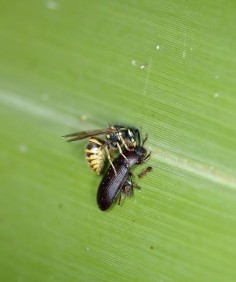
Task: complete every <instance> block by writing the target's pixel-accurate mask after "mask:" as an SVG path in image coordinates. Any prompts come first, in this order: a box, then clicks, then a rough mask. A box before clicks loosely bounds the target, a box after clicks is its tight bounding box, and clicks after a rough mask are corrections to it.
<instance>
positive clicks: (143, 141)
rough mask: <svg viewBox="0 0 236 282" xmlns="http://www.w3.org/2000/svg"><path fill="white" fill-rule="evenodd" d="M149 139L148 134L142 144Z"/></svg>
mask: <svg viewBox="0 0 236 282" xmlns="http://www.w3.org/2000/svg"><path fill="white" fill-rule="evenodd" d="M147 139H148V134H146V137H145V138H144V140H143V144H142V145H144V143H145V142H146V141H147Z"/></svg>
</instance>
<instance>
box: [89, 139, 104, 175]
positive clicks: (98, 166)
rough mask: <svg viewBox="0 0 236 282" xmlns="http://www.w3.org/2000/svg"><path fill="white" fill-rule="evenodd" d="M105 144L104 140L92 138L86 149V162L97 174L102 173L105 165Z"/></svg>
mask: <svg viewBox="0 0 236 282" xmlns="http://www.w3.org/2000/svg"><path fill="white" fill-rule="evenodd" d="M103 144H104V141H103V140H101V139H98V138H95V137H91V138H90V139H89V141H88V144H87V146H86V149H85V153H86V161H87V162H88V165H89V167H90V168H91V169H92V170H93V171H94V172H96V173H97V174H100V173H101V171H102V169H103V167H104V163H105V156H104V150H103Z"/></svg>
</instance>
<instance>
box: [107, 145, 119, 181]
mask: <svg viewBox="0 0 236 282" xmlns="http://www.w3.org/2000/svg"><path fill="white" fill-rule="evenodd" d="M105 151H106V154H107V158H108V161H109V162H110V164H111V166H112V168H113V170H114V172H115V175H116V176H117V172H116V169H115V167H114V165H113V163H112V161H111V156H110V153H109V150H108V145H107V144H106V145H105Z"/></svg>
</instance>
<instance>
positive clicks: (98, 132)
mask: <svg viewBox="0 0 236 282" xmlns="http://www.w3.org/2000/svg"><path fill="white" fill-rule="evenodd" d="M114 131H116V129H115V128H105V129H95V130H88V131H79V132H75V133H70V134H67V135H64V136H62V137H64V138H70V139H68V140H67V142H73V141H77V140H82V139H85V138H89V137H92V136H97V135H102V134H108V133H112V132H114Z"/></svg>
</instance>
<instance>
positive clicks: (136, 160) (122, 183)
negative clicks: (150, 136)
mask: <svg viewBox="0 0 236 282" xmlns="http://www.w3.org/2000/svg"><path fill="white" fill-rule="evenodd" d="M145 141H146V140H145ZM145 141H144V142H145ZM150 155H151V152H150V153H149V154H147V151H146V149H145V148H144V147H143V146H142V145H140V146H137V147H135V148H133V149H132V150H127V149H125V150H124V156H125V158H124V157H123V156H121V155H119V156H118V157H117V158H116V159H115V160H114V161H113V165H114V167H115V170H116V172H117V174H115V173H114V169H113V168H112V166H110V167H109V168H108V170H107V172H106V174H105V175H104V176H103V179H102V181H101V183H100V185H99V187H98V192H97V203H98V206H99V208H100V209H101V210H102V211H105V210H107V209H108V208H109V207H110V206H111V205H112V203H113V202H114V201H115V199H116V197H117V196H118V195H120V198H119V202H118V204H119V203H120V200H121V194H122V193H124V194H125V195H127V196H130V195H132V193H133V186H134V185H133V181H132V173H131V172H130V169H131V167H132V166H133V165H135V164H141V163H143V162H145V161H147V160H148V159H149V158H150Z"/></svg>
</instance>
